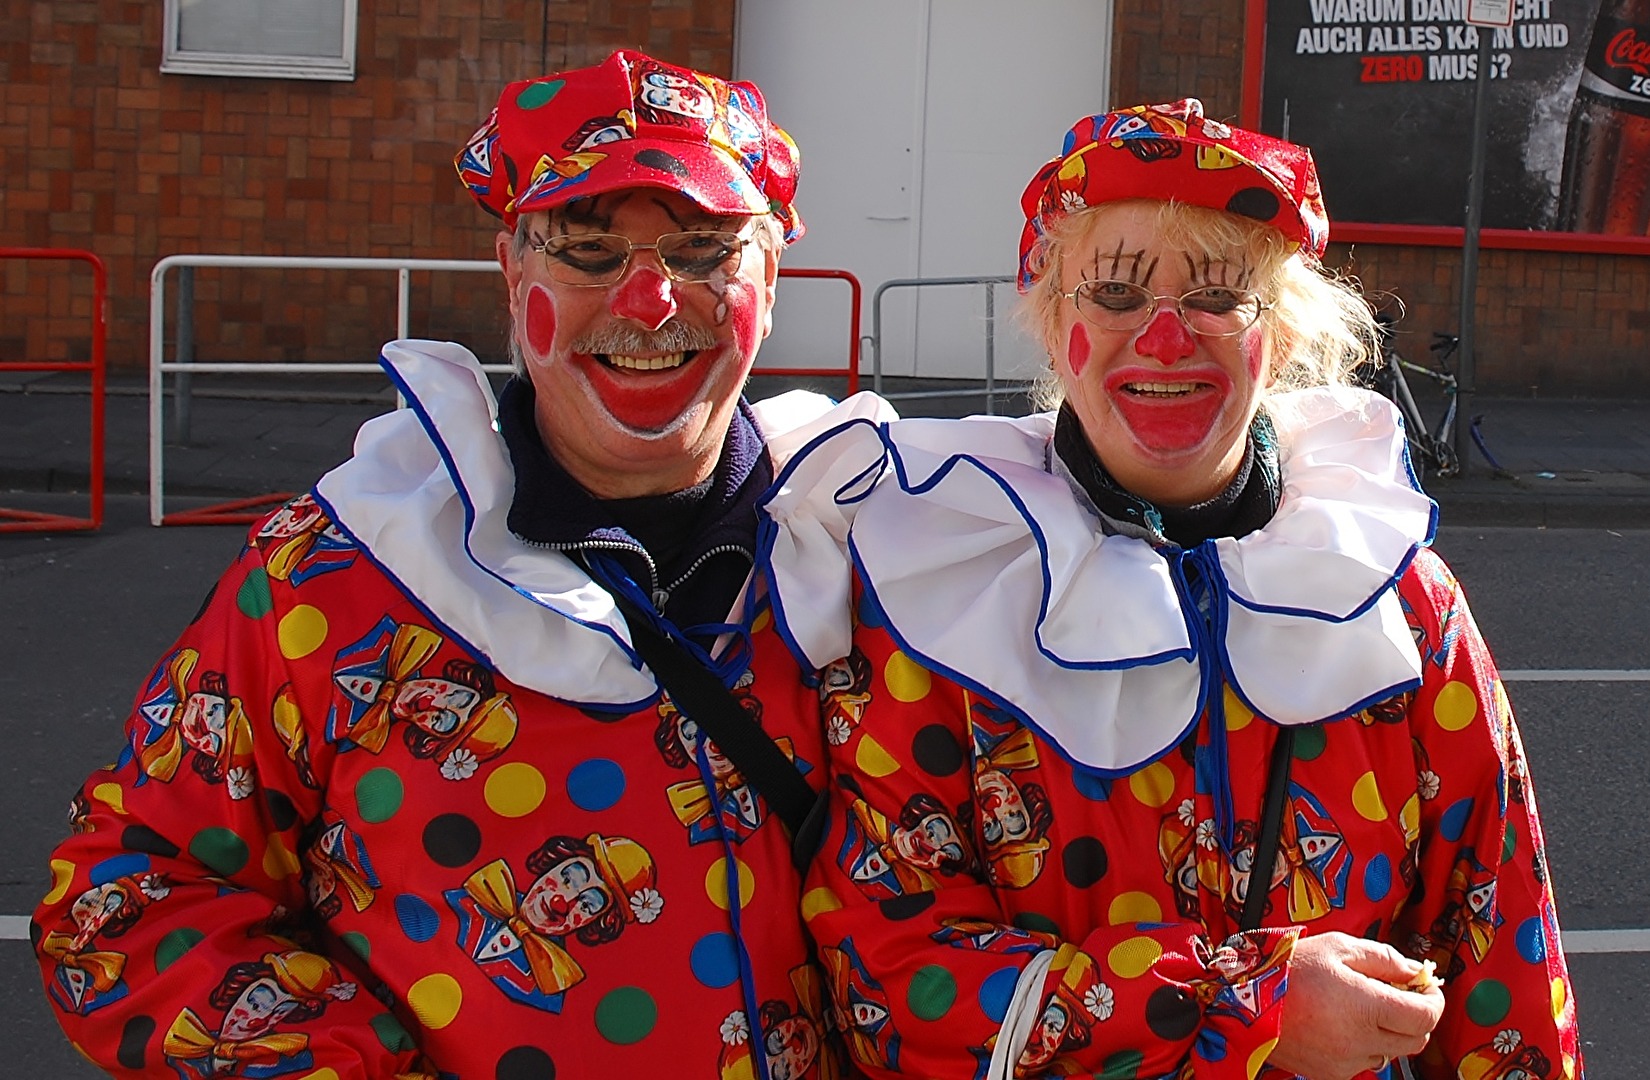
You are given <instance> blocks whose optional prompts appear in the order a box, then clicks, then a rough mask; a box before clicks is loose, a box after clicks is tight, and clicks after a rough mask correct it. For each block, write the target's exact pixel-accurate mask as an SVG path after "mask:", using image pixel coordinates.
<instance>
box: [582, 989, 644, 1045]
mask: <svg viewBox="0 0 1650 1080" xmlns="http://www.w3.org/2000/svg"><path fill="white" fill-rule="evenodd" d="M658 1020H659V1007H658V1006H657V1005H655V1004H653V995H652V994H649V993H648V992H647V991H646V990H643V989H641V988H640V987H637V986H621V987H619V988H618V989H617V990H613V991H610V992H609V993H608V995H607V996H606V997H604V998H602V1000H601V1003H600V1004H598V1005H597V1006H596V1030H597V1031H598V1032H600V1033H601V1036H602V1038H604V1039H606V1040H607V1041H608V1042H610V1043H618V1044H619V1045H620V1046H628V1045H630V1044H631V1043H634V1042H641V1041H642V1040H643V1039H645V1038H647V1035H648V1033H649V1032H651V1031H652V1030H653V1025H654V1024H655V1023H657V1022H658Z"/></svg>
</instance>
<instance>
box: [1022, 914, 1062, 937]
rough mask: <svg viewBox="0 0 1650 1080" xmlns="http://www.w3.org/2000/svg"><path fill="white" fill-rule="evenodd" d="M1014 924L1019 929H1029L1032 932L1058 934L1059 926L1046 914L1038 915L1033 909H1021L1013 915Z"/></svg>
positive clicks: (1056, 935) (1057, 935)
mask: <svg viewBox="0 0 1650 1080" xmlns="http://www.w3.org/2000/svg"><path fill="white" fill-rule="evenodd" d="M1014 925H1015V926H1017V927H1019V928H1020V929H1021V930H1030V931H1031V932H1032V933H1034V934H1053V935H1054V936H1055V937H1059V936H1060V927H1059V925H1058V924H1057V923H1055V921H1054V920H1053V919H1051V918H1049V917H1048V916H1047V915H1039V914H1037V913H1036V912H1035V911H1022V912H1020V913H1019V914H1017V915H1015V916H1014Z"/></svg>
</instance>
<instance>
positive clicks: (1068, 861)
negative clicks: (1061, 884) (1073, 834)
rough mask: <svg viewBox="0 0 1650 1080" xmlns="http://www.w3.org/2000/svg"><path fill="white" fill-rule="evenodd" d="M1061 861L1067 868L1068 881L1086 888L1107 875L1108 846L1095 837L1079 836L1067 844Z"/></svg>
mask: <svg viewBox="0 0 1650 1080" xmlns="http://www.w3.org/2000/svg"><path fill="white" fill-rule="evenodd" d="M1060 862H1061V865H1062V866H1064V868H1065V871H1066V881H1067V883H1068V884H1070V885H1071V886H1072V887H1074V888H1078V889H1086V888H1088V887H1089V886H1090V885H1093V884H1094V883H1095V882H1097V881H1099V880H1100V879H1101V878H1103V877H1105V876H1106V846H1105V845H1104V844H1102V843H1101V842H1100V841H1099V840H1098V839H1096V838H1095V837H1092V836H1079V837H1078V838H1077V839H1075V840H1073V841H1072V842H1071V843H1069V844H1067V845H1066V850H1065V851H1064V852H1062V853H1061V855H1060Z"/></svg>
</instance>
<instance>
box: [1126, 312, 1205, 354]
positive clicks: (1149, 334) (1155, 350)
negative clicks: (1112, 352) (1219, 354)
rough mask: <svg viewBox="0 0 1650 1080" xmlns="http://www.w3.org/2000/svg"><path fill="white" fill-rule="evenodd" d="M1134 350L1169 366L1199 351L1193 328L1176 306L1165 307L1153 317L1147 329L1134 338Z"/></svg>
mask: <svg viewBox="0 0 1650 1080" xmlns="http://www.w3.org/2000/svg"><path fill="white" fill-rule="evenodd" d="M1134 351H1135V352H1136V353H1138V354H1140V355H1141V356H1149V357H1151V358H1152V359H1154V360H1156V361H1157V362H1158V363H1160V364H1162V365H1164V366H1165V367H1167V366H1168V365H1170V364H1172V363H1174V362H1175V361H1176V360H1184V359H1186V357H1188V356H1190V355H1192V353H1194V352H1196V351H1197V341H1196V340H1195V339H1194V338H1193V337H1192V331H1191V328H1190V327H1188V326H1187V325H1186V322H1185V320H1184V319H1182V318H1181V317H1180V313H1179V312H1178V311H1176V310H1175V309H1174V308H1172V307H1171V308H1163V309H1161V310H1159V311H1158V313H1157V314H1156V315H1154V316H1153V317H1152V321H1151V323H1150V324H1149V325H1148V326H1147V327H1146V329H1145V331H1144V332H1143V333H1142V334H1141V335H1140V336H1139V337H1137V338H1135V339H1134Z"/></svg>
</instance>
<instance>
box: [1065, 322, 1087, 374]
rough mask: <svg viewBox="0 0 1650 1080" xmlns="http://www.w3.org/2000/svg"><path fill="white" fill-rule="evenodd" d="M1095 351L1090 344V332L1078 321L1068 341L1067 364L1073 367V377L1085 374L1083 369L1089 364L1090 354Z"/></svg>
mask: <svg viewBox="0 0 1650 1080" xmlns="http://www.w3.org/2000/svg"><path fill="white" fill-rule="evenodd" d="M1092 351H1093V348H1092V346H1091V345H1090V344H1089V332H1088V331H1087V330H1085V329H1083V324H1082V323H1078V324H1077V325H1076V326H1073V327H1072V328H1071V340H1070V341H1068V342H1067V343H1066V366H1067V367H1068V368H1070V369H1071V377H1072V378H1074V379H1075V378H1077V377H1078V376H1079V375H1081V374H1083V369H1084V368H1086V367H1088V366H1089V354H1090V353H1091V352H1092Z"/></svg>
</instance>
